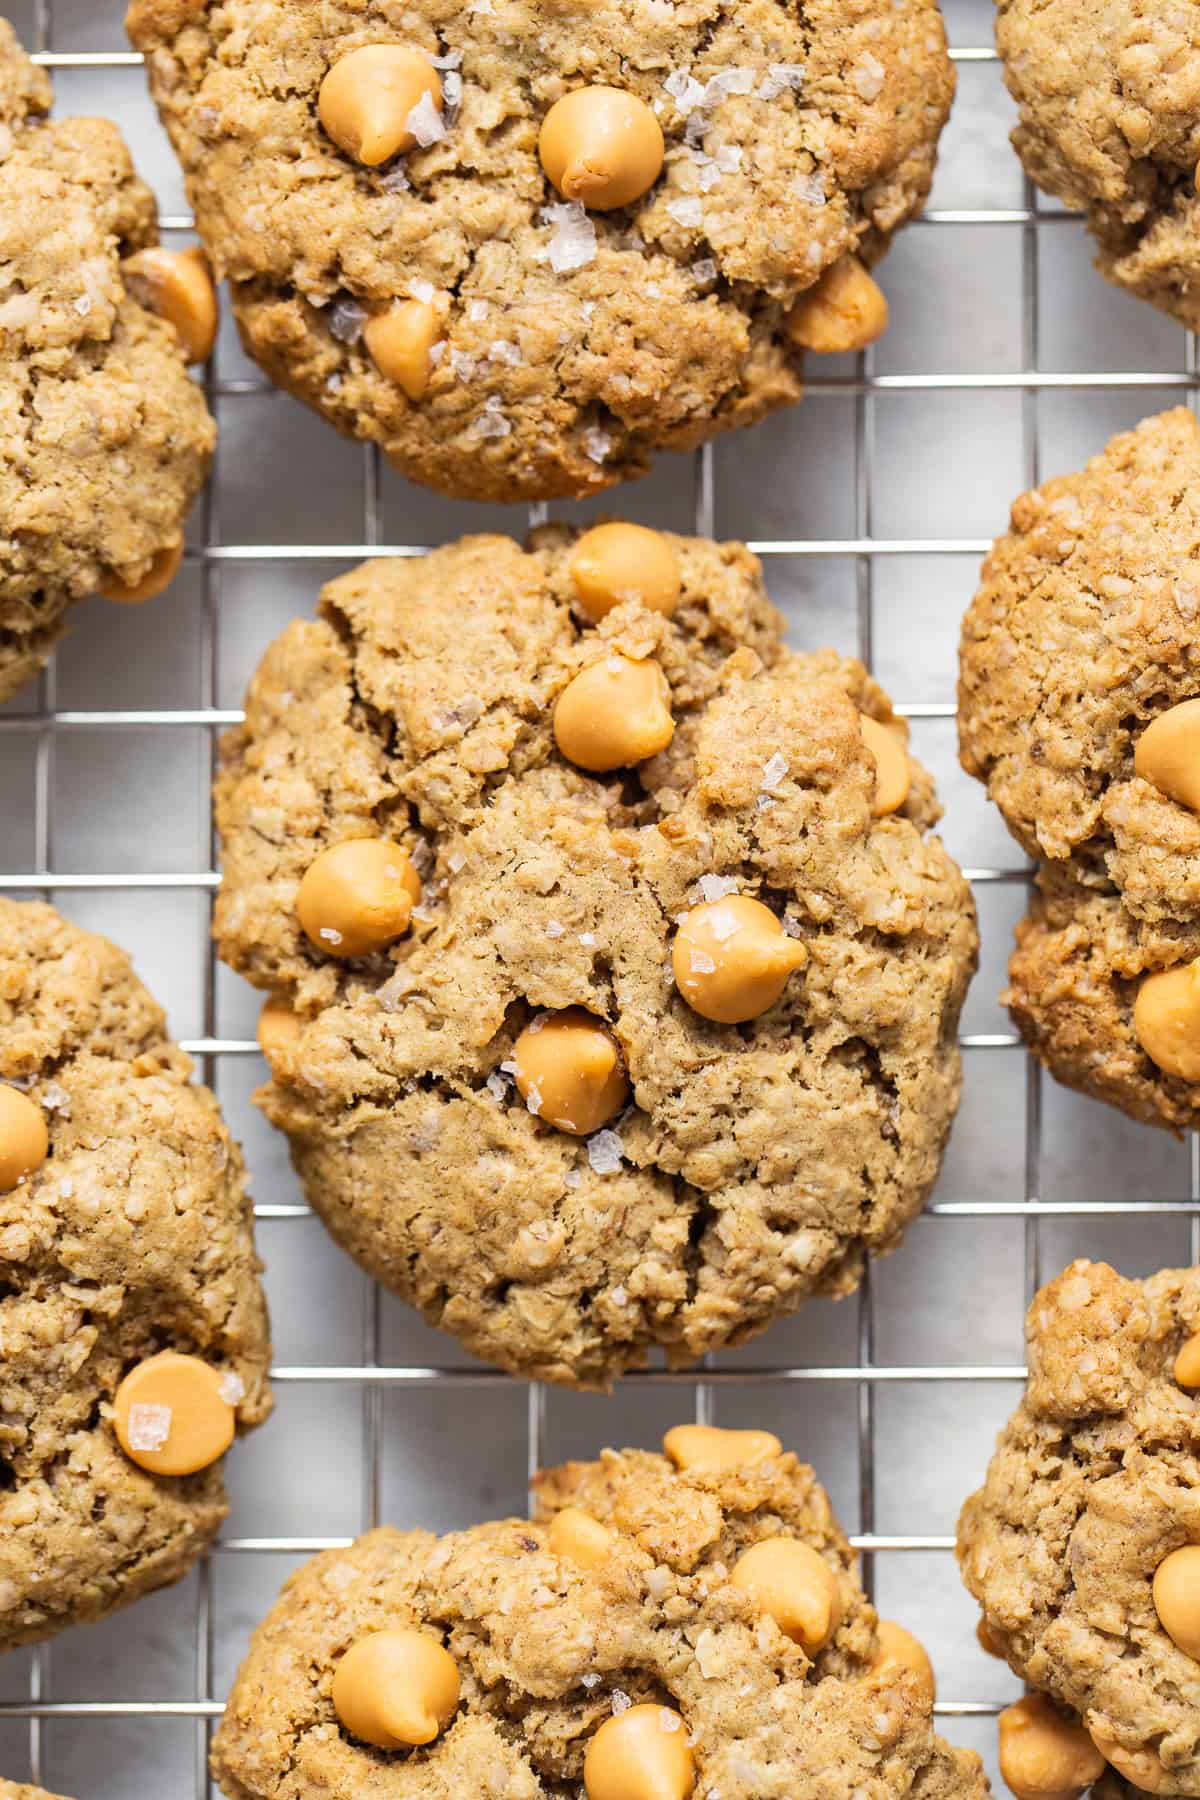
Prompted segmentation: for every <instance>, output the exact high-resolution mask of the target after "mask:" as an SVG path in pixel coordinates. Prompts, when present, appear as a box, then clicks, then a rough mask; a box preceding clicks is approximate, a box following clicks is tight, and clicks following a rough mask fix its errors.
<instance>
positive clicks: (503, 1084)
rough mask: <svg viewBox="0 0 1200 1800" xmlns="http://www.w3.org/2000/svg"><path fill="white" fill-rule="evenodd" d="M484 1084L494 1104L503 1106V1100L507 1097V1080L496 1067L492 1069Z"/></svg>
mask: <svg viewBox="0 0 1200 1800" xmlns="http://www.w3.org/2000/svg"><path fill="white" fill-rule="evenodd" d="M484 1085H485V1086H486V1088H487V1091H488V1093H489V1094H490V1095H491V1096H492V1099H493V1100H494V1101H495V1102H496V1105H497V1106H503V1105H504V1102H505V1100H506V1099H507V1098H508V1081H507V1080H506V1078H505V1077H504V1076H503V1075H501V1074H500V1072H499V1070H498V1069H493V1070H492V1072H491V1074H490V1075H489V1076H488V1078H487V1081H486V1082H485V1084H484Z"/></svg>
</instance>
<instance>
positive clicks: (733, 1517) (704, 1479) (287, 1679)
mask: <svg viewBox="0 0 1200 1800" xmlns="http://www.w3.org/2000/svg"><path fill="white" fill-rule="evenodd" d="M666 1443H667V1445H668V1446H671V1447H672V1448H673V1449H674V1451H675V1456H676V1458H677V1459H678V1460H679V1461H681V1462H682V1463H683V1466H682V1467H677V1466H674V1464H673V1462H672V1461H670V1460H668V1458H667V1457H665V1456H655V1455H651V1454H649V1453H648V1452H645V1451H640V1450H627V1451H624V1452H621V1453H617V1452H615V1451H606V1452H605V1453H604V1456H603V1457H602V1459H601V1460H600V1461H599V1462H597V1463H568V1464H566V1465H565V1466H564V1467H562V1468H559V1469H552V1470H549V1471H545V1472H543V1473H542V1474H541V1475H540V1476H539V1477H538V1478H537V1481H536V1484H535V1497H536V1500H537V1518H536V1520H535V1521H534V1522H532V1523H530V1522H529V1521H527V1520H524V1519H506V1520H504V1521H502V1522H501V1523H499V1524H494V1525H480V1526H477V1527H475V1528H474V1529H472V1530H468V1531H460V1532H454V1533H452V1534H450V1535H448V1536H446V1537H442V1538H437V1537H435V1536H434V1535H433V1534H432V1533H430V1532H427V1531H410V1532H400V1531H392V1530H386V1529H385V1530H380V1531H373V1532H370V1533H368V1534H367V1536H365V1537H362V1538H359V1540H358V1541H357V1543H355V1544H353V1545H352V1546H351V1547H350V1548H349V1549H346V1550H333V1551H327V1552H325V1553H324V1554H323V1555H320V1556H318V1557H316V1558H315V1559H314V1560H313V1561H312V1562H310V1563H308V1564H306V1565H305V1567H304V1568H302V1569H300V1570H299V1571H298V1572H297V1573H296V1574H295V1575H293V1576H292V1577H291V1579H290V1580H289V1581H288V1582H287V1584H286V1586H285V1587H284V1590H283V1593H282V1595H281V1597H280V1599H279V1601H278V1603H277V1604H276V1606H275V1608H274V1610H273V1611H272V1612H271V1614H270V1615H269V1617H268V1618H267V1619H266V1621H265V1622H264V1623H263V1624H262V1625H261V1626H260V1627H259V1629H258V1630H257V1632H256V1633H255V1635H254V1638H253V1640H252V1642H251V1646H250V1652H249V1655H248V1656H247V1658H246V1660H245V1662H244V1663H243V1665H242V1668H241V1670H240V1672H239V1674H238V1677H237V1680H236V1682H235V1684H234V1688H233V1692H232V1693H231V1695H230V1697H229V1702H228V1705H227V1706H226V1709H225V1716H224V1719H223V1721H222V1724H221V1726H220V1728H219V1730H218V1732H217V1735H216V1739H215V1741H214V1744H213V1770H214V1773H215V1775H216V1778H217V1780H218V1781H219V1782H220V1784H221V1786H222V1788H223V1790H224V1792H225V1793H226V1794H227V1795H230V1796H232V1797H234V1800H275V1797H276V1796H282V1795H284V1794H285V1793H286V1794H287V1795H288V1797H289V1800H309V1796H313V1797H314V1800H315V1796H317V1795H318V1794H319V1795H322V1796H324V1795H328V1796H330V1797H331V1800H332V1797H333V1796H335V1795H336V1796H342V1795H346V1796H349V1795H351V1794H358V1793H365V1792H367V1791H368V1789H370V1790H371V1791H375V1790H376V1789H377V1790H378V1792H380V1793H383V1792H384V1791H385V1790H386V1792H387V1793H388V1794H389V1795H394V1796H396V1800H401V1797H407V1796H409V1795H412V1796H414V1797H415V1796H417V1795H420V1796H421V1800H458V1797H459V1796H461V1795H464V1794H471V1795H479V1796H480V1800H484V1796H489V1797H491V1796H494V1797H495V1800H500V1796H504V1797H505V1800H538V1797H540V1796H543V1795H546V1796H548V1795H550V1794H562V1795H566V1794H568V1793H569V1794H572V1795H576V1794H583V1793H586V1794H587V1796H588V1800H616V1796H617V1795H619V1794H630V1793H635V1792H636V1793H639V1794H640V1793H645V1794H650V1793H654V1794H655V1795H656V1796H657V1795H661V1796H663V1797H664V1800H667V1796H670V1797H671V1800H675V1797H676V1796H677V1797H678V1800H686V1796H687V1795H688V1794H690V1793H692V1792H693V1791H694V1792H695V1794H696V1795H697V1796H700V1795H713V1794H716V1793H718V1792H719V1794H720V1796H721V1800H783V1797H784V1796H785V1795H800V1794H809V1793H813V1794H815V1793H818V1792H819V1793H820V1794H821V1795H822V1796H824V1797H825V1800H842V1797H844V1800H850V1797H851V1796H855V1800H883V1796H885V1795H886V1796H889V1797H892V1796H896V1795H910V1796H913V1797H914V1800H916V1797H917V1796H919V1797H920V1800H935V1796H936V1797H937V1800H951V1797H952V1796H953V1797H954V1800H968V1797H970V1800H976V1797H979V1800H982V1796H984V1795H986V1794H987V1792H988V1785H987V1781H986V1778H985V1777H984V1775H983V1771H982V1769H981V1767H980V1764H979V1760H978V1758H977V1757H976V1756H974V1755H973V1753H971V1752H970V1751H966V1750H954V1749H951V1748H950V1747H949V1746H948V1745H947V1744H945V1743H943V1742H942V1740H941V1739H940V1738H938V1737H936V1736H935V1735H934V1732H933V1729H932V1717H931V1706H932V1699H933V1691H932V1676H931V1674H930V1672H929V1669H928V1662H927V1659H925V1658H924V1653H923V1652H922V1651H921V1649H920V1646H919V1645H916V1644H915V1641H914V1640H912V1639H911V1638H908V1636H907V1634H906V1633H904V1634H898V1633H897V1632H896V1630H895V1628H894V1627H890V1626H888V1627H884V1628H882V1629H881V1627H880V1625H879V1621H878V1620H877V1618H876V1615H875V1612H874V1609H873V1608H872V1607H871V1605H870V1604H869V1602H868V1601H867V1600H866V1598H865V1596H864V1595H863V1592H862V1589H861V1587H860V1586H859V1583H858V1577H857V1572H856V1564H855V1558H854V1555H853V1552H852V1551H851V1549H850V1546H849V1544H848V1543H847V1541H846V1539H845V1537H844V1535H843V1533H842V1531H841V1528H840V1527H839V1525H838V1523H837V1521H836V1519H835V1518H834V1516H833V1513H832V1510H831V1508H830V1505H829V1501H828V1498H827V1497H826V1495H825V1493H824V1490H823V1489H822V1488H821V1487H820V1485H819V1484H818V1483H817V1481H816V1479H815V1477H814V1476H813V1472H812V1470H811V1469H809V1468H806V1467H805V1466H804V1465H803V1464H802V1463H799V1462H798V1461H797V1459H796V1458H795V1456H793V1455H791V1454H790V1453H788V1454H786V1455H785V1454H781V1453H780V1445H779V1441H778V1439H776V1438H773V1437H771V1435H770V1433H768V1432H725V1431H707V1430H705V1429H704V1428H697V1427H693V1426H686V1427H683V1428H681V1430H679V1431H676V1432H671V1433H669V1434H668V1436H667V1439H666ZM764 1557H765V1558H766V1561H765V1562H764V1561H763V1559H764ZM796 1607H799V1609H800V1612H801V1613H803V1615H804V1618H803V1621H802V1622H798V1614H797V1612H796V1611H795V1610H794V1609H795V1608H796ZM780 1619H782V1620H783V1624H781V1623H780V1622H779V1621H780ZM898 1639H901V1640H903V1643H904V1650H903V1653H902V1657H901V1655H899V1654H898V1653H897V1647H896V1646H897V1640H898ZM389 1640H390V1641H389ZM806 1646H807V1647H806ZM393 1659H395V1660H393ZM401 1662H402V1666H403V1670H404V1673H403V1675H402V1676H401V1678H400V1679H399V1680H398V1681H394V1685H393V1686H392V1689H391V1692H390V1694H389V1693H387V1691H386V1689H385V1687H384V1686H383V1683H382V1682H381V1680H380V1675H381V1673H383V1674H386V1673H389V1672H392V1671H394V1670H395V1669H396V1668H397V1666H398V1665H399V1664H401ZM389 1665H390V1668H389ZM388 1701H390V1702H391V1706H390V1708H389V1707H388V1705H387V1702H388ZM381 1707H382V1709H383V1711H382V1713H381ZM426 1707H428V1708H429V1709H430V1710H429V1711H428V1713H427V1714H425V1726H424V1728H425V1731H426V1733H427V1736H426V1737H424V1738H422V1737H421V1733H420V1731H419V1730H417V1729H414V1728H413V1726H412V1720H413V1716H414V1713H417V1714H418V1715H419V1713H420V1712H421V1710H422V1709H423V1708H426ZM384 1715H387V1716H384ZM402 1715H403V1716H402ZM386 1738H390V1739H391V1746H390V1748H388V1749H385V1748H383V1747H382V1743H381V1742H378V1741H377V1740H382V1739H386ZM422 1745H423V1747H421V1746H422ZM618 1775H619V1776H620V1778H621V1779H620V1781H619V1782H618V1780H617V1777H618ZM581 1784H582V1785H581Z"/></svg>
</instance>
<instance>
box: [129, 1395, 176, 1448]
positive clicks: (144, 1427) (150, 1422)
mask: <svg viewBox="0 0 1200 1800" xmlns="http://www.w3.org/2000/svg"><path fill="white" fill-rule="evenodd" d="M170 1435H171V1409H170V1407H169V1406H146V1405H138V1404H137V1403H136V1402H135V1403H134V1405H132V1406H131V1407H130V1409H129V1447H130V1449H131V1450H161V1449H162V1447H163V1445H164V1444H165V1443H166V1441H167V1439H168V1438H169V1437H170Z"/></svg>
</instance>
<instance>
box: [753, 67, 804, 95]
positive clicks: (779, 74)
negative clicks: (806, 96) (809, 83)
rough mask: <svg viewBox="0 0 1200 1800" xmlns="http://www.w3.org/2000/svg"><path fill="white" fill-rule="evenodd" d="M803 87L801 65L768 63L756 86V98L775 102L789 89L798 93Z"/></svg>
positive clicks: (802, 69) (802, 68)
mask: <svg viewBox="0 0 1200 1800" xmlns="http://www.w3.org/2000/svg"><path fill="white" fill-rule="evenodd" d="M803 86H804V67H803V65H802V64H801V63H768V64H767V72H766V74H765V75H764V76H763V78H762V80H761V81H760V82H759V84H758V97H759V99H760V100H777V99H778V98H779V96H780V94H786V93H787V92H788V90H789V89H791V90H792V92H793V93H799V91H800V89H801V88H802V87H803Z"/></svg>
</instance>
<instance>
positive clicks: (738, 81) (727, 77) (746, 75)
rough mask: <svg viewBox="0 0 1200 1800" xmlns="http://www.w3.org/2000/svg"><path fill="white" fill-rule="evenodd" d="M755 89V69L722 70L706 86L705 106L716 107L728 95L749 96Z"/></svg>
mask: <svg viewBox="0 0 1200 1800" xmlns="http://www.w3.org/2000/svg"><path fill="white" fill-rule="evenodd" d="M753 89H754V70H753V69H739V68H733V69H722V70H721V72H720V73H719V74H718V75H714V76H713V77H712V79H711V80H710V81H706V82H705V84H704V100H703V105H705V106H716V105H717V104H718V103H719V102H720V101H722V100H724V98H725V97H726V95H727V94H749V93H751V92H753Z"/></svg>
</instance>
